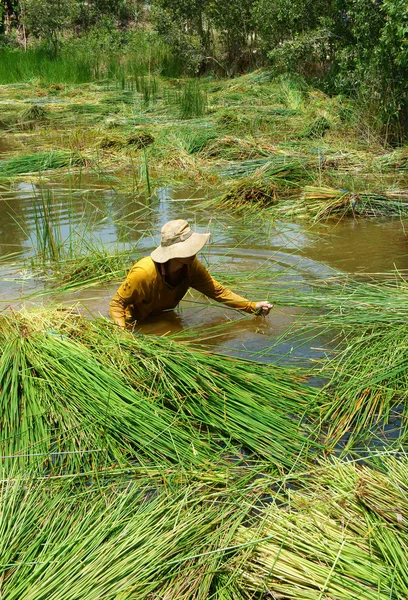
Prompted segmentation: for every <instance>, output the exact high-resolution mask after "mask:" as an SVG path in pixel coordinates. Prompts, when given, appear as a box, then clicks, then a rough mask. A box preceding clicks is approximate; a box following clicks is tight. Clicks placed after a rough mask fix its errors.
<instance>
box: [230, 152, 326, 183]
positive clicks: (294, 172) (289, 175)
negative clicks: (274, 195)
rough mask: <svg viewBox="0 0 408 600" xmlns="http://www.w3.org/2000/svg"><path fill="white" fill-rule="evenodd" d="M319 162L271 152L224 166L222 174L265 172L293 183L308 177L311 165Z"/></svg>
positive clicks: (239, 174) (237, 174)
mask: <svg viewBox="0 0 408 600" xmlns="http://www.w3.org/2000/svg"><path fill="white" fill-rule="evenodd" d="M316 164H317V163H315V162H311V161H310V159H306V158H303V157H293V156H290V155H285V154H275V153H274V154H272V155H271V154H269V155H268V156H266V158H258V159H253V160H244V161H240V162H236V163H232V164H230V165H228V167H223V168H222V171H221V173H220V174H221V175H222V176H224V177H247V176H250V175H255V174H256V175H258V174H263V175H264V176H268V177H272V176H275V175H276V176H279V177H282V178H285V179H286V180H288V181H291V182H293V183H298V184H299V183H300V182H301V181H303V180H305V179H308V177H309V176H310V175H309V170H310V167H313V166H316Z"/></svg>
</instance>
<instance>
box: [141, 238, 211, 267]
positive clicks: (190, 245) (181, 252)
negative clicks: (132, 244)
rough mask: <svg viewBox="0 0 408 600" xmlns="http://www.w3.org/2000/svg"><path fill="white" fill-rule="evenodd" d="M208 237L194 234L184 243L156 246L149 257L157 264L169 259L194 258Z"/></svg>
mask: <svg viewBox="0 0 408 600" xmlns="http://www.w3.org/2000/svg"><path fill="white" fill-rule="evenodd" d="M209 237H210V234H209V233H196V232H194V233H193V234H192V235H191V236H190V237H189V238H188V239H187V240H185V241H184V242H178V243H177V244H172V245H171V246H158V247H157V248H156V249H155V250H153V252H152V253H151V254H150V256H151V258H152V259H153V260H154V262H157V263H165V262H167V261H168V260H170V259H171V258H188V257H190V256H195V255H196V254H197V252H200V250H201V249H202V248H203V247H204V246H205V244H206V243H207V242H208V238H209Z"/></svg>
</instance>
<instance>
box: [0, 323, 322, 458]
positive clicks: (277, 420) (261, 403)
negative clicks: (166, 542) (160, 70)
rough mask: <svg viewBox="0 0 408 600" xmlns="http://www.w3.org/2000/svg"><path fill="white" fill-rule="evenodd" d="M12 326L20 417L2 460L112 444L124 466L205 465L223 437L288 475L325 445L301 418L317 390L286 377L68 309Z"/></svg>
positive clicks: (4, 335)
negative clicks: (130, 461) (140, 461)
mask: <svg viewBox="0 0 408 600" xmlns="http://www.w3.org/2000/svg"><path fill="white" fill-rule="evenodd" d="M1 327H2V332H1V334H0V341H1V340H9V341H7V343H6V344H5V349H4V350H3V355H2V357H1V360H0V365H1V367H2V371H1V375H2V376H1V378H0V381H1V385H2V387H3V401H4V410H5V411H7V412H6V413H5V414H8V412H9V410H11V411H12V415H11V416H10V418H9V417H5V418H4V423H5V425H4V426H3V429H2V435H3V439H2V443H3V454H6V455H10V454H13V455H15V454H16V453H18V452H22V451H23V449H24V448H26V447H27V446H32V445H34V444H35V445H37V446H39V447H40V449H41V451H42V452H44V453H47V455H48V454H49V453H50V452H51V450H50V448H53V449H54V451H56V450H58V448H59V449H60V451H61V448H60V446H62V447H63V448H64V449H65V451H78V452H79V451H80V450H82V451H84V450H91V449H95V448H97V449H104V448H107V449H108V451H109V455H112V456H114V457H115V458H116V459H117V460H119V458H120V454H121V453H122V454H123V453H124V454H125V455H126V456H127V457H131V456H132V452H133V453H134V452H135V450H139V451H140V452H141V453H142V455H143V456H147V457H150V458H151V459H153V458H154V457H156V460H157V457H158V456H161V457H162V459H163V460H164V461H167V462H169V461H171V460H174V461H177V460H179V461H180V462H182V461H183V462H185V463H203V461H204V460H205V459H206V457H208V455H207V446H206V445H205V444H204V443H203V441H202V438H201V435H204V432H207V435H208V436H209V437H208V439H209V440H211V444H212V448H213V450H212V451H213V452H215V453H216V454H217V453H219V445H218V442H217V440H221V441H222V446H223V447H226V448H227V447H228V446H229V445H230V443H231V441H233V442H234V444H235V445H237V446H240V447H241V448H242V447H243V448H246V449H249V450H250V451H251V452H252V453H253V454H255V455H257V456H260V457H263V458H265V459H266V460H268V461H269V462H270V465H271V468H272V467H273V465H275V466H276V467H278V468H284V469H287V468H291V467H292V466H293V464H294V463H296V462H299V463H306V462H307V460H308V453H309V450H310V451H311V452H312V453H314V452H315V450H316V449H317V448H319V445H318V444H317V443H316V442H314V441H313V440H311V439H309V435H310V428H309V427H308V426H307V425H306V424H305V423H303V422H302V417H303V414H304V413H308V415H310V416H311V415H312V414H313V412H314V411H315V410H316V400H317V391H316V390H315V389H313V388H310V387H308V386H306V385H304V384H302V383H301V382H299V381H298V380H297V378H296V376H294V375H293V374H291V373H290V372H288V371H286V370H285V369H281V368H278V367H267V366H266V365H261V364H257V363H254V362H246V361H242V360H238V359H233V358H228V357H223V356H213V355H211V354H208V353H205V352H200V351H198V350H194V349H193V348H191V347H189V346H188V345H183V344H180V343H176V342H172V341H171V340H169V339H167V338H154V337H150V336H147V337H145V336H131V335H129V334H128V333H127V332H125V331H121V330H118V328H116V327H114V326H113V325H112V324H111V323H110V322H107V321H104V320H93V321H92V322H87V321H85V320H84V319H79V320H78V319H77V318H74V317H73V316H72V315H70V314H69V313H68V314H67V313H62V314H61V313H60V311H54V312H52V313H50V312H48V315H47V314H45V315H44V314H43V313H41V314H36V313H28V314H24V313H20V314H18V315H16V316H15V317H13V318H12V317H9V318H3V320H2V321H1ZM13 356H14V363H13V364H14V368H13V369H11V366H10V365H11V364H12V363H11V362H10V361H12V360H13ZM16 357H18V359H17V358H16ZM30 374H31V377H28V375H30ZM67 382H69V386H67ZM32 390H33V391H32ZM40 390H41V393H40ZM55 398H58V403H57V404H55ZM7 407H11V408H10V409H9V408H7ZM152 413H154V415H153V414H152ZM38 415H40V417H39V416H38ZM143 415H144V416H143ZM12 429H15V432H14V436H13V437H12V439H10V437H9V436H10V432H11V431H12ZM37 431H38V434H37ZM166 431H167V433H165V432H166ZM200 431H201V434H200V433H199V432H200ZM41 432H42V433H41ZM80 432H83V433H80ZM74 434H75V435H74ZM72 436H74V438H72ZM53 444H56V448H55V447H54V445H53ZM115 444H118V447H117V448H116V450H115ZM180 444H183V447H181V446H180ZM214 444H215V445H214ZM119 448H120V449H121V452H119ZM118 453H119V454H118ZM191 454H192V456H191ZM176 457H178V458H176Z"/></svg>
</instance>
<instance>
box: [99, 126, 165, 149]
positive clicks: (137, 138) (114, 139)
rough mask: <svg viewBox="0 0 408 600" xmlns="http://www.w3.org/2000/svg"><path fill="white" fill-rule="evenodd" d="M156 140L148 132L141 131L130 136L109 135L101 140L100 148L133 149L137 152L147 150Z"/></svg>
mask: <svg viewBox="0 0 408 600" xmlns="http://www.w3.org/2000/svg"><path fill="white" fill-rule="evenodd" d="M154 140H155V138H154V137H153V136H152V135H151V134H150V133H149V132H147V131H141V132H140V133H135V134H132V135H129V136H123V135H119V134H116V135H112V134H111V135H108V136H105V137H103V138H102V139H101V141H100V142H99V147H100V148H103V149H111V150H120V149H122V148H127V147H131V148H134V149H136V150H141V149H142V148H147V146H150V145H151V144H153V142H154Z"/></svg>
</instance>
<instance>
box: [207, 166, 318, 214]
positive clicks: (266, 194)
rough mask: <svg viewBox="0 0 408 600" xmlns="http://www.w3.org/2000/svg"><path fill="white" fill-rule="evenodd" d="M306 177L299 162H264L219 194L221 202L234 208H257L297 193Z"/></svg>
mask: <svg viewBox="0 0 408 600" xmlns="http://www.w3.org/2000/svg"><path fill="white" fill-rule="evenodd" d="M252 162H253V161H252ZM305 178H307V174H306V171H305V170H304V169H303V166H302V165H300V163H298V162H291V163H284V162H282V163H281V164H276V162H275V161H271V162H265V163H264V164H263V165H262V166H259V168H258V169H257V170H255V171H254V172H253V173H252V174H251V175H247V176H246V177H241V178H240V180H239V181H238V182H237V183H234V184H233V185H231V186H230V187H229V189H228V191H227V192H226V193H225V194H224V195H223V196H222V197H221V198H220V200H219V204H220V205H221V206H223V207H227V208H232V209H238V210H239V209H245V210H250V211H251V209H252V210H255V211H256V210H257V209H259V208H264V207H268V206H272V205H274V204H277V202H278V200H279V199H280V198H285V197H286V198H287V197H291V196H293V195H294V194H296V193H297V192H298V190H299V189H300V188H299V186H300V182H301V181H302V179H305ZM251 205H252V206H251Z"/></svg>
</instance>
